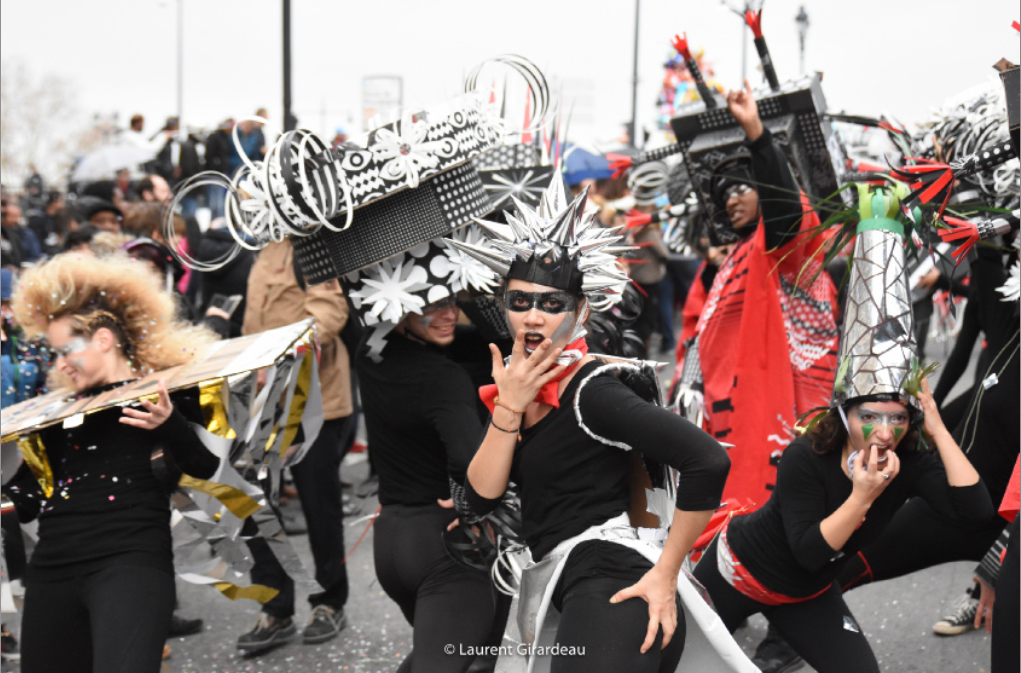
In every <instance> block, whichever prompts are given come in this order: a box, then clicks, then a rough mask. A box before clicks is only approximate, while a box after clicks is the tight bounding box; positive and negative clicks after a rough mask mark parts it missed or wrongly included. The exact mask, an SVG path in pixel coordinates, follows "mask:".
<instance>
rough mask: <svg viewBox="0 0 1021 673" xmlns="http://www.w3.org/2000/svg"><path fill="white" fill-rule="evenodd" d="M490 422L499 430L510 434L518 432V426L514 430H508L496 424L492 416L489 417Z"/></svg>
mask: <svg viewBox="0 0 1021 673" xmlns="http://www.w3.org/2000/svg"><path fill="white" fill-rule="evenodd" d="M489 424H490V425H492V426H493V427H494V428H496V429H497V430H499V431H500V432H506V433H507V434H508V435H516V434H518V428H514V429H513V430H507V429H505V428H501V427H500V426H499V425H497V424H496V422H494V421H493V419H492V417H490V419H489Z"/></svg>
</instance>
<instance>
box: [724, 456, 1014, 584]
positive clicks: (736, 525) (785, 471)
mask: <svg viewBox="0 0 1021 673" xmlns="http://www.w3.org/2000/svg"><path fill="white" fill-rule="evenodd" d="M897 455H898V457H899V458H900V460H901V466H900V473H899V474H898V475H897V476H896V477H895V478H894V479H893V480H891V482H890V484H889V485H888V486H887V487H886V490H884V491H883V493H882V494H881V495H880V496H879V497H878V498H876V500H875V502H873V503H872V507H871V508H870V509H869V511H868V514H867V515H866V516H865V520H864V522H863V523H862V524H861V525H860V526H859V527H858V529H857V530H855V532H854V533H853V534H852V535H851V537H850V539H848V541H847V543H846V544H845V545H844V547H843V549H841V550H839V551H835V550H834V549H833V548H832V547H830V546H829V544H828V543H827V542H826V540H825V539H824V538H823V536H822V531H821V529H820V524H821V523H822V520H823V519H825V518H826V517H828V516H829V515H831V514H833V512H835V511H836V510H837V508H838V507H840V506H841V505H842V504H844V501H845V500H847V498H848V497H849V496H850V495H851V490H852V488H853V486H852V483H851V480H850V479H848V478H847V475H846V474H844V471H843V470H842V469H841V466H840V460H841V452H840V451H830V452H829V453H827V454H825V455H819V454H817V453H815V452H814V451H813V450H812V440H811V438H809V437H799V438H798V439H796V440H794V441H793V442H791V444H790V446H788V447H787V449H786V450H785V451H784V453H783V458H782V459H781V460H780V466H779V467H778V468H777V475H776V489H775V490H774V491H773V494H772V495H771V496H770V498H769V500H768V501H767V502H766V504H765V505H763V506H762V507H761V508H760V509H759V510H757V511H755V512H753V513H751V514H748V515H745V516H739V517H735V518H734V519H733V520H732V521H731V522H730V527H729V529H728V532H727V540H728V542H729V543H730V548H731V549H732V550H733V552H734V555H735V556H737V558H738V560H739V561H741V563H743V564H744V565H745V567H746V568H747V569H748V571H749V572H750V573H751V574H752V576H753V577H755V579H757V580H759V582H761V583H762V584H763V585H764V586H765V587H766V588H768V589H771V590H773V591H778V592H780V593H782V594H785V595H787V596H791V597H793V598H802V597H805V596H811V595H813V594H815V593H818V592H819V591H821V590H822V589H824V588H825V587H826V586H828V585H829V584H830V583H831V582H833V580H834V579H836V577H837V575H838V574H839V572H840V569H841V568H842V567H843V565H844V563H846V562H847V561H848V560H849V559H850V558H852V557H853V556H854V555H855V553H857V552H858V550H859V549H862V548H864V547H866V546H868V545H869V544H870V543H872V542H873V541H875V540H876V538H878V537H879V535H880V534H881V533H882V532H883V529H884V528H886V526H887V524H888V523H889V522H890V519H892V518H893V515H894V514H895V513H896V512H897V510H898V509H900V507H901V505H903V504H904V502H905V501H906V500H907V499H908V498H909V497H911V496H914V495H918V496H921V497H923V498H925V500H926V501H927V502H928V503H929V504H930V505H932V507H933V508H934V509H936V510H937V511H939V512H940V513H942V514H944V515H945V516H947V517H948V518H951V519H955V520H972V521H983V520H987V519H988V518H989V517H991V516H993V514H994V511H993V504H992V501H991V500H990V499H989V493H988V492H987V491H986V487H985V484H983V483H982V481H979V482H978V483H977V484H975V485H973V486H961V487H953V486H950V485H949V484H948V483H947V474H946V471H945V470H944V469H943V463H942V461H941V460H940V458H939V456H938V455H937V454H936V453H935V452H928V451H925V452H922V451H898V452H897ZM704 562H707V563H715V562H716V559H706V560H705V561H704Z"/></svg>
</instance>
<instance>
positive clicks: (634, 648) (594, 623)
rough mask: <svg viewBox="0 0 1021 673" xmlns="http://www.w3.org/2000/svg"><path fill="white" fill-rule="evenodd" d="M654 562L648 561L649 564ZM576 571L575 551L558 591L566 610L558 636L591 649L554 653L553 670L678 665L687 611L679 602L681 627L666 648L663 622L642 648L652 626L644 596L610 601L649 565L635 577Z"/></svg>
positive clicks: (610, 672)
mask: <svg viewBox="0 0 1021 673" xmlns="http://www.w3.org/2000/svg"><path fill="white" fill-rule="evenodd" d="M607 544H612V543H607ZM633 553H634V554H635V555H636V556H638V555H639V554H638V552H633ZM643 560H644V559H643ZM651 567H652V564H651V563H648V568H651ZM571 572H572V568H571V560H570V557H569V558H568V561H567V565H566V566H565V568H564V572H563V574H562V575H561V579H560V583H559V584H560V586H559V587H558V589H557V591H556V592H555V593H554V596H553V605H554V606H555V607H557V608H558V609H559V610H560V625H559V626H558V628H557V636H556V642H557V644H558V645H561V646H563V647H574V648H577V651H581V649H582V648H584V652H585V654H584V656H556V657H553V659H552V665H551V667H550V671H551V673H599V672H605V673H617V671H628V672H629V673H657V672H661V673H668V672H669V673H673V671H675V670H676V669H677V664H678V662H680V660H681V655H682V654H683V653H684V637H685V623H684V612H683V610H681V606H680V605H679V604H678V606H677V629H676V630H675V631H674V635H673V637H672V639H671V641H670V643H669V644H668V645H667V647H666V649H665V650H663V649H660V647H661V645H662V643H663V629H662V628H660V630H659V633H658V634H656V641H655V642H654V643H653V645H652V648H651V649H649V651H648V652H646V653H645V654H642V653H641V652H640V648H641V646H642V643H643V642H644V641H645V635H646V632H647V631H648V627H649V604H648V603H646V602H645V601H644V600H642V599H641V598H631V599H629V600H626V601H624V602H623V603H616V604H612V603H610V597H611V596H613V595H614V594H615V593H617V592H618V591H620V590H621V589H626V588H628V587H630V586H631V585H633V584H635V583H636V582H637V581H638V580H640V579H641V578H642V575H644V574H645V573H644V571H642V572H637V573H636V574H635V576H634V577H632V578H629V579H617V578H611V577H584V578H579V579H575V578H572V577H571ZM564 586H566V587H568V588H567V590H566V591H562V590H561V589H562V587H564ZM678 603H679V601H678Z"/></svg>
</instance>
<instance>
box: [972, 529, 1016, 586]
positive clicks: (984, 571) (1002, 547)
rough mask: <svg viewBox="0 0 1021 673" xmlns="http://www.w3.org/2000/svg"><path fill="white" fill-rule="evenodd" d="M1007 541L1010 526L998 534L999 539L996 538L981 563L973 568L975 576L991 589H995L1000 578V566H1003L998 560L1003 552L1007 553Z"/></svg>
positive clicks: (1008, 539)
mask: <svg viewBox="0 0 1021 673" xmlns="http://www.w3.org/2000/svg"><path fill="white" fill-rule="evenodd" d="M1009 541H1010V526H1007V527H1005V528H1004V529H1003V532H1002V533H1000V537H998V538H996V542H994V543H993V546H992V547H990V548H989V551H987V552H986V555H985V556H983V557H982V562H981V563H979V564H978V566H977V567H976V568H975V574H976V575H978V576H979V577H980V578H981V579H982V581H983V582H985V583H986V584H988V585H989V586H991V587H992V588H993V589H995V588H996V580H998V579H999V578H1000V566H1001V565H1003V564H1002V562H1001V561H1000V559H1002V558H1003V554H1004V552H1006V551H1007V543H1008V542H1009Z"/></svg>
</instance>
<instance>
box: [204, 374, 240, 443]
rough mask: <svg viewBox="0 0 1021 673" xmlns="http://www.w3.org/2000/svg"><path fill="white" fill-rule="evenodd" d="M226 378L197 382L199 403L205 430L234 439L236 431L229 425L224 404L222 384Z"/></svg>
mask: <svg viewBox="0 0 1021 673" xmlns="http://www.w3.org/2000/svg"><path fill="white" fill-rule="evenodd" d="M226 380H227V379H225V378H219V379H212V380H209V381H203V382H202V383H200V384H199V404H200V405H201V406H202V415H203V417H204V418H205V421H206V430H208V431H209V432H211V433H213V434H214V435H216V436H217V437H222V438H224V439H235V438H236V437H237V433H235V432H234V428H232V427H230V423H229V422H228V420H227V408H226V405H225V404H224V395H223V385H224V383H225V382H226Z"/></svg>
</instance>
